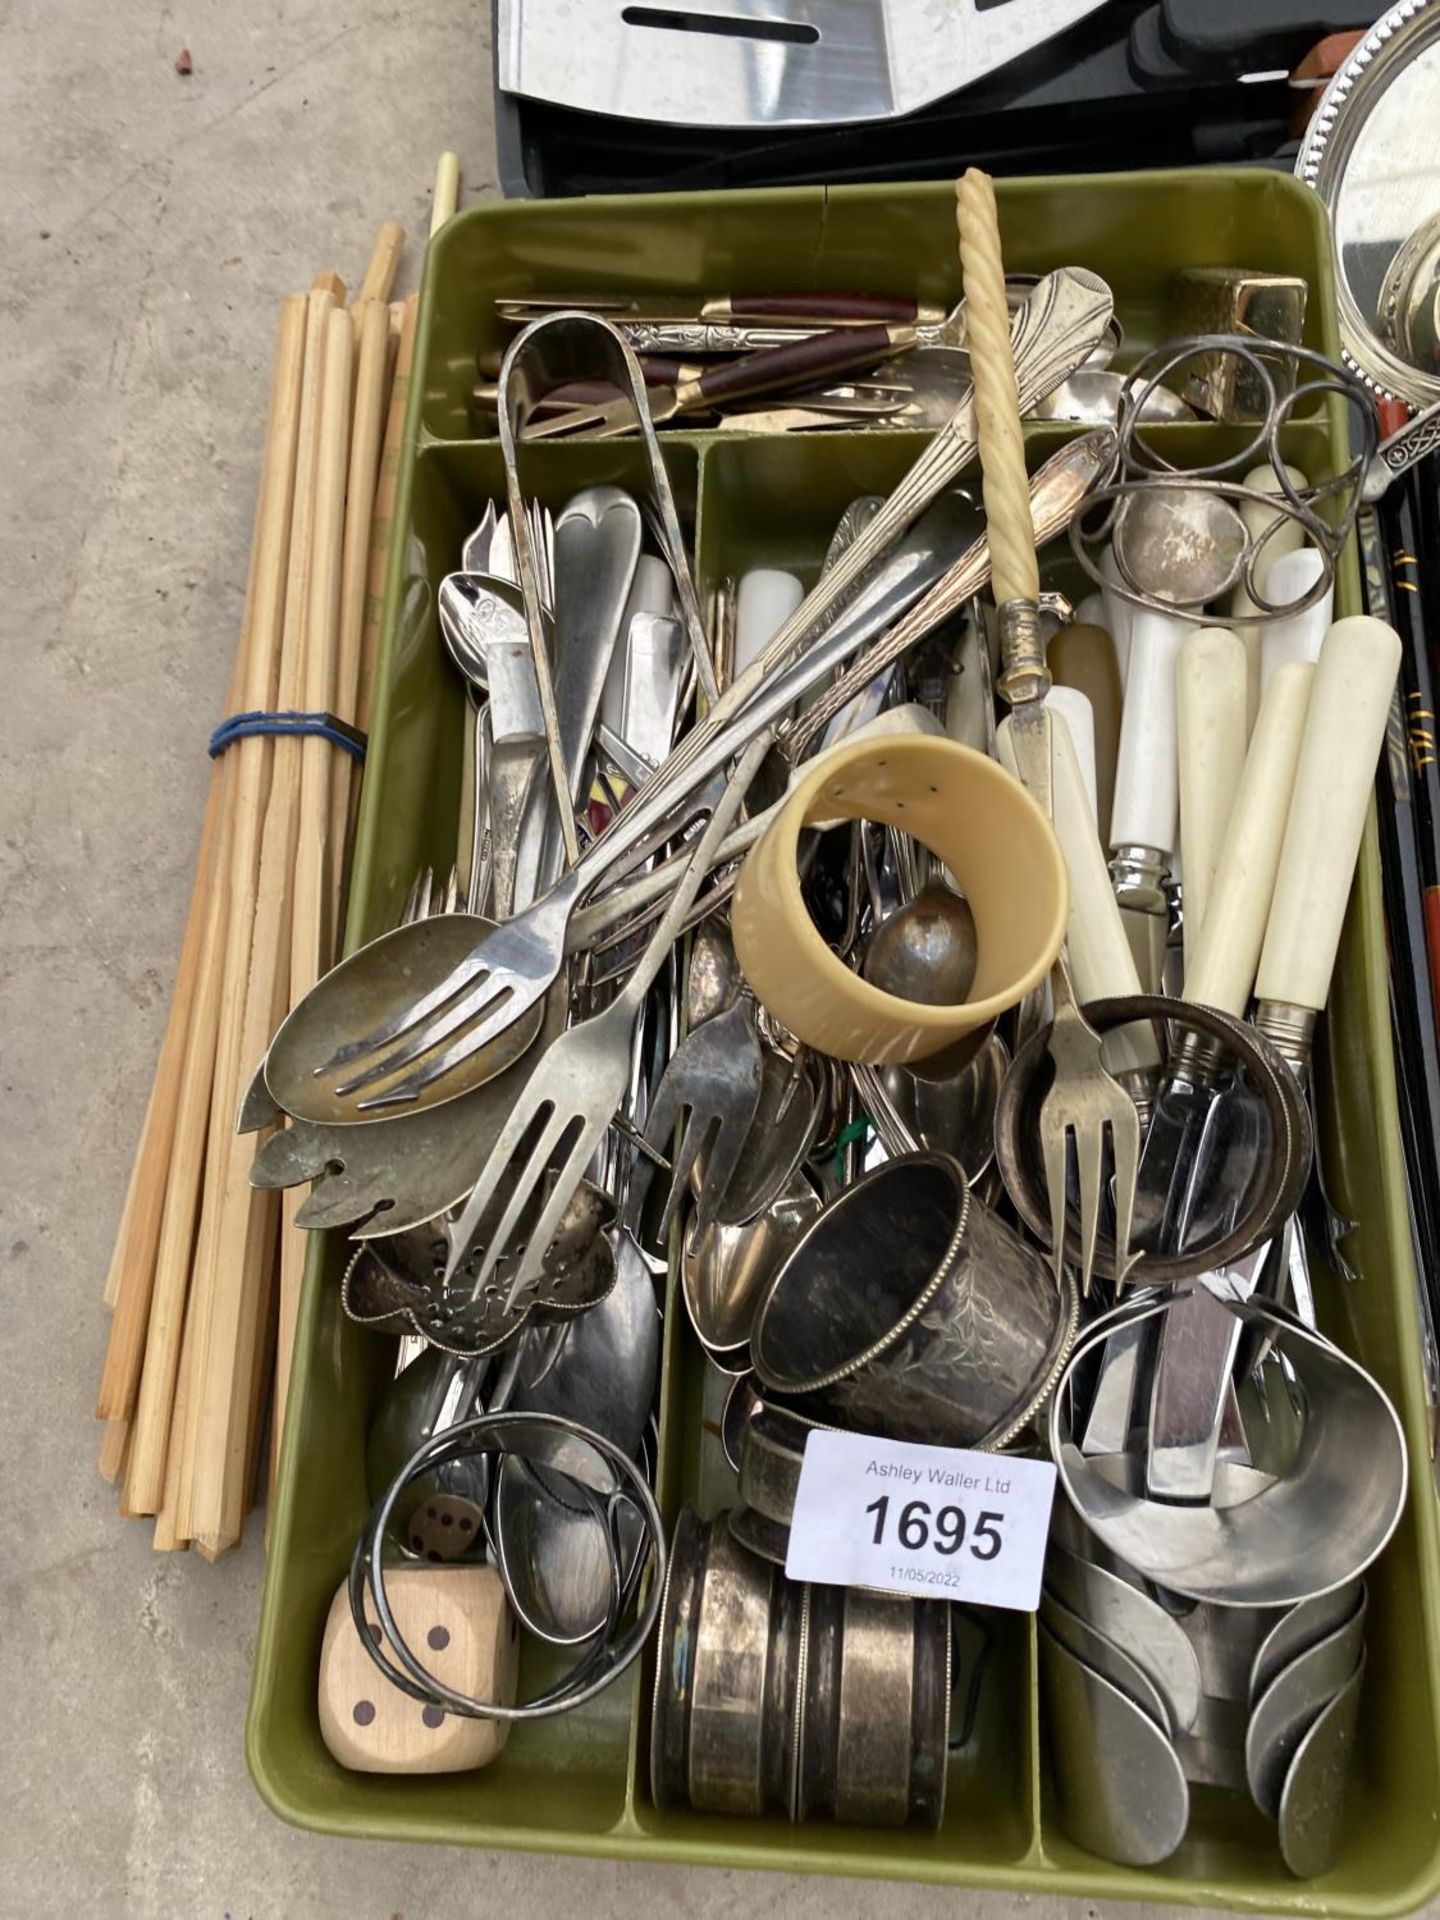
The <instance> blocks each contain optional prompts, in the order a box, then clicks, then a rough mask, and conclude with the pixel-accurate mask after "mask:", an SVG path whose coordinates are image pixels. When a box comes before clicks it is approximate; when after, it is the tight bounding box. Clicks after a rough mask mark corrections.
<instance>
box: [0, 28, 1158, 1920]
mask: <svg viewBox="0 0 1440 1920" xmlns="http://www.w3.org/2000/svg"><path fill="white" fill-rule="evenodd" d="M487 13H488V9H486V8H485V7H483V6H481V5H480V4H478V0H425V3H424V4H417V5H390V4H386V0H346V3H345V5H344V6H343V7H341V8H339V9H337V8H336V7H334V6H328V5H325V4H323V0H247V4H243V5H240V4H236V3H235V0H229V3H228V4H224V5H221V4H219V3H218V0H189V4H188V5H186V6H183V7H177V6H175V5H173V4H171V3H170V0H160V3H159V4H153V3H152V4H147V5H142V4H141V0H110V4H108V5H106V6H94V7H88V8H85V9H83V17H81V16H77V13H76V10H74V9H66V8H63V7H52V6H48V5H46V4H44V3H43V0H0V180H3V181H4V182H5V192H4V194H3V197H0V223H3V224H0V233H3V246H0V252H3V257H4V259H5V261H6V263H7V272H6V275H5V282H4V290H3V293H0V312H3V314H4V318H5V321H6V326H5V330H4V336H3V337H4V339H5V343H6V368H7V373H6V378H5V379H4V382H3V384H0V448H3V450H4V458H3V462H0V579H3V581H4V583H5V598H4V608H3V614H0V622H3V624H0V633H3V652H0V666H3V694H0V902H3V910H0V1350H3V1352H4V1354H5V1362H6V1375H7V1378H6V1384H5V1390H4V1393H3V1396H0V1434H3V1444H0V1583H3V1593H4V1620H3V1627H0V1700H3V1702H4V1706H3V1710H0V1734H3V1738H0V1807H3V1809H4V1813H3V1820H0V1914H4V1915H10V1914H15V1915H26V1916H31V1915H37V1916H38V1915H51V1914H55V1915H60V1914H65V1915H69V1914H76V1913H82V1912H83V1913H86V1914H91V1915H98V1916H104V1915H109V1914H119V1913H122V1912H123V1913H125V1914H127V1915H133V1916H136V1920H150V1917H151V1916H170V1915H175V1916H205V1915H209V1916H215V1920H219V1917H220V1916H222V1915H224V1916H230V1915H234V1916H236V1917H237V1920H239V1917H240V1916H250V1915H264V1916H271V1915H281V1914H285V1915H290V1914H306V1915H310V1914H314V1915H328V1914H335V1915H355V1916H359V1917H360V1920H369V1917H370V1916H378V1917H380V1920H383V1917H384V1916H389V1915H400V1914H405V1913H408V1914H427V1915H431V1916H434V1920H443V1917H444V1916H448V1915H451V1914H455V1915H459V1914H468V1913H472V1912H475V1911H477V1910H480V1911H484V1910H486V1909H489V1910H491V1911H497V1910H498V1911H504V1912H507V1913H508V1914H510V1915H512V1916H514V1920H524V1917H525V1916H528V1915H540V1914H550V1913H554V1912H567V1911H576V1910H584V1911H585V1912H587V1913H588V1914H589V1915H591V1916H593V1917H594V1920H606V1916H609V1915H611V1914H620V1913H622V1912H624V1911H627V1910H628V1909H629V1908H630V1907H631V1905H632V1904H633V1902H634V1901H635V1899H636V1898H637V1897H639V1898H640V1899H642V1900H644V1901H646V1902H647V1904H648V1905H649V1907H650V1910H651V1911H658V1912H670V1911H676V1912H679V1911H684V1912H688V1913H694V1914H704V1915H714V1916H722V1915H731V1914H735V1915H739V1914H742V1913H748V1912H750V1911H753V1910H754V1909H755V1908H756V1906H757V1905H759V1906H760V1907H764V1906H768V1905H769V1903H770V1902H771V1901H777V1902H778V1901H783V1902H784V1903H785V1908H786V1911H787V1912H788V1913H789V1914H791V1915H793V1916H794V1917H795V1920H809V1916H815V1920H819V1917H820V1916H822V1915H824V1916H827V1917H828V1916H831V1915H834V1914H835V1913H837V1912H839V1913H866V1914H874V1915H878V1916H885V1915H890V1914H894V1915H895V1916H897V1920H898V1916H899V1915H900V1914H902V1913H903V1914H904V1915H905V1916H906V1920H925V1916H928V1915H936V1916H938V1915H940V1914H941V1913H953V1912H954V1911H955V1909H956V1905H957V1902H956V1900H955V1897H954V1896H953V1895H947V1894H943V1893H939V1892H934V1891H928V1890H925V1889H909V1888H905V1889H902V1888H887V1887H874V1886H862V1885H860V1884H857V1883H843V1884H834V1883H818V1882H814V1881H802V1880H787V1879H782V1878H780V1877H778V1876H773V1877H767V1878H766V1879H761V1878H757V1877H754V1876H747V1875H742V1874H738V1873H719V1872H683V1871H679V1870H671V1869H647V1870H644V1871H641V1872H636V1871H634V1870H630V1869H625V1868H622V1867H619V1866H616V1865H612V1864H608V1863H601V1862H595V1863H587V1862H584V1861H558V1860H554V1861H552V1860H544V1859H535V1858H529V1857H525V1856H520V1855H496V1856H481V1855H476V1854H472V1853H462V1852H450V1851H448V1850H447V1851H443V1852H442V1851H437V1850H434V1849H422V1848H401V1847H384V1848H381V1847H361V1846H359V1845H344V1844H340V1843H336V1842H332V1841H326V1840H319V1839H314V1838H311V1837H308V1836H305V1835H302V1834H299V1833H296V1832H293V1831H291V1830H290V1829H288V1828H287V1827H285V1826H283V1825H282V1824H281V1823H280V1822H279V1821H277V1820H276V1819H275V1818H274V1817H273V1816H272V1815H271V1814H270V1813H269V1812H267V1811H266V1809H265V1808H264V1807H263V1806H262V1805H261V1803H260V1800H259V1799H258V1797H257V1796H256V1794H255V1792H254V1790H253V1789H252V1787H251V1785H250V1783H249V1780H248V1778H247V1776H246V1772H245V1763H244V1757H243V1751H242V1735H243V1723H244V1713H245V1701H246V1691H247V1687H248V1682H249V1672H250V1661H251V1655H252V1650H253V1642H254V1632H255V1623H256V1616H257V1610H258V1605H259V1595H260V1585H261V1578H262V1572H263V1562H262V1554H261V1549H260V1539H259V1531H260V1530H259V1528H258V1527H256V1528H253V1529H252V1534H251V1538H250V1539H249V1540H248V1541H247V1543H246V1545H245V1547H244V1549H243V1551H241V1552H240V1553H239V1554H237V1555H235V1556H234V1557H232V1558H231V1559H229V1560H228V1561H226V1562H224V1563H223V1564H221V1565H219V1566H216V1567H210V1566H207V1565H205V1564H204V1562H203V1561H201V1560H199V1559H198V1558H196V1557H193V1556H189V1555H180V1556H168V1557H162V1556H157V1555H155V1554H154V1553H153V1552H152V1551H151V1547H150V1542H149V1533H148V1529H146V1528H144V1527H142V1526H139V1525H128V1524H125V1523H122V1522H121V1521H120V1520H119V1519H118V1518H117V1516H116V1511H115V1501H114V1496H113V1493H112V1491H111V1490H110V1489H109V1488H107V1487H105V1486H103V1485H102V1484H101V1482H100V1481H99V1479H98V1478H97V1476H96V1472H95V1447H96V1442H97V1438H98V1429H97V1428H96V1427H95V1426H94V1424H93V1422H92V1420H91V1417H90V1415H91V1407H92V1399H93V1393H94V1388H95V1382H96V1379H97V1377H98V1372H99V1366H100V1358H101V1352H102V1347H103V1342H104V1338H105V1330H106V1319H105V1315H104V1314H103V1312H102V1310H101V1305H100V1289H101V1285H102V1282H103V1279H104V1273H105V1266H106V1261H107V1257H108V1254H109V1250H110V1245H111V1241H112V1238H113V1235H114V1229H115V1223H116V1219H117V1216H118V1213H119V1209H120V1203H121V1198H122V1195H123V1191H124V1185H125V1180H126V1177H127V1174H128V1170H129V1164H130V1157H131V1153H132V1149H133V1146H134V1141H135V1137H136V1133H137V1130H138V1128H139V1125H140V1120H141V1115H142V1111H143V1107H144V1102H145V1097H146V1092H147V1089H148V1087H149V1083H150V1076H151V1072H152V1069H153V1064H154V1057H155V1051H156V1048H157V1045H158V1042H159V1036H160V1032H161V1026H162V1023H163V1020H164V1016H165V1010H166V1003H167V996H168V992H169V984H170V977H171V973H172V970H173V966H174V961H175V955H176V951H177V948H178V944H179V939H180V932H181V925H182V920H183V915H184V911H185V906H186V902H187V900H188V897H189V891H190V869H191V862H192V859H193V855H194V847H195V837H196V833H197V829H198V823H199V818H200V811H201V806H202V801H203V796H204V791H205V787H206V782H207V779H208V768H207V762H206V759H205V754H204V742H205V737H206V734H207V732H208V730H209V728H210V727H211V725H212V724H213V722H214V720H215V718H216V716H217V714H218V712H219V710H220V703H221V700H222V697H223V692H224V686H225V681H226V677H227V674H228V670H229V663H230V658H231V651H232V648H233V645H234V638H235V632H236V626H237V621H238V618H239V613H240V605H241V598H242V593H243V588H244V576H245V566H246V557H247V551H248V541H249V533H250V521H251V513H252V508H253V503H254V492H255V484H256V464H257V451H258V441H259V436H260V429H261V421H262V411H263V407H264V404H265V395H266V386H267V379H268V367H269V360H270V353H271V345H272V337H273V328H274V319H275V313H276V307H277V302H278V300H279V298H280V296H281V295H282V293H284V292H285V291H287V290H289V289H291V288H293V287H297V286H303V285H305V284H306V283H307V282H308V280H309V277H310V275H311V273H312V272H313V271H314V270H315V269H317V268H320V267H328V266H334V267H336V268H338V269H339V270H340V271H341V273H342V274H343V275H344V276H345V277H346V278H347V279H349V280H350V281H351V283H352V284H353V283H354V282H355V281H357V280H358V278H359V275H360V272H361V269H362V268H363V265H364V261H365V257H366V254H367V252H368V248H369V243H370V239H371V236H372V234H373V231H374V229H375V226H376V225H377V224H378V222H379V220H380V219H381V218H383V217H385V216H387V215H388V216H394V217H396V218H398V219H400V220H402V221H403V222H404V223H405V225H406V226H407V228H408V229H409V230H410V232H411V234H412V235H413V236H416V237H417V238H418V236H420V235H422V234H423V233H424V231H425V228H426V224H427V220H428V199H429V185H430V181H431V178H432V174H433V169H434V163H435V159H436V156H437V154H438V153H439V151H440V150H441V149H442V148H443V147H446V146H454V147H456V148H458V149H459V150H460V152H461V153H462V154H463V156H464V159H465V172H466V178H465V191H466V196H467V198H472V197H477V196H479V195H482V194H486V193H491V192H493V191H494V190H495V189H494V182H493V172H492V156H491V152H490V144H491V136H490V128H489V119H490V111H489V105H490V103H489V92H490V78H489V54H488V47H487V24H486V16H487ZM187 46H188V48H189V49H190V51H191V54H192V56H193V62H194V72H193V74H192V75H191V76H190V77H188V78H182V77H180V76H179V75H177V73H176V71H175V58H176V55H177V54H178V53H179V52H180V50H181V48H182V47H187ZM411 272H412V274H413V266H412V268H411ZM963 1905H964V1909H965V1910H966V1911H967V1912H969V1913H973V1914H975V1915H977V1916H983V1920H1001V1916H1002V1915H1009V1914H1011V1913H1018V1912H1019V1911H1020V1910H1022V1909H1024V1910H1026V1911H1028V1912H1030V1913H1031V1914H1033V1916H1034V1920H1059V1917H1060V1915H1061V1914H1062V1913H1065V1914H1070V1915H1074V1916H1076V1920H1078V1916H1080V1915H1081V1914H1082V1912H1083V1914H1084V1915H1085V1916H1086V1920H1093V1916H1094V1915H1095V1914H1096V1912H1097V1908H1096V1907H1095V1906H1094V1905H1091V1904H1088V1903H1085V1902H1082V1901H1073V1902H1061V1901H1044V1900H1020V1899H1007V1898H1002V1897H998V1896H977V1897H973V1898H969V1899H966V1900H965V1901H964V1903H963ZM1118 1911H1120V1909H1117V1912H1118ZM1128 1911H1132V1912H1133V1911H1136V1910H1134V1909H1129V1910H1128Z"/></svg>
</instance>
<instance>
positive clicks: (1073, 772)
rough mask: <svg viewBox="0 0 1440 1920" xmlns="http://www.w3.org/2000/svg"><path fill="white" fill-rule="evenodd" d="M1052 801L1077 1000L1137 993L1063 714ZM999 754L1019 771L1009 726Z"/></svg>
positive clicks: (1057, 726)
mask: <svg viewBox="0 0 1440 1920" xmlns="http://www.w3.org/2000/svg"><path fill="white" fill-rule="evenodd" d="M1050 740H1051V746H1050V762H1051V773H1050V778H1051V801H1052V804H1053V807H1054V820H1053V822H1052V824H1053V826H1054V828H1055V837H1056V839H1057V840H1058V841H1059V842H1060V851H1061V853H1062V854H1063V855H1064V859H1065V870H1066V872H1067V873H1068V874H1069V876H1070V922H1069V928H1068V931H1067V933H1066V939H1067V940H1068V942H1069V947H1070V972H1071V977H1072V979H1073V980H1074V983H1075V997H1076V998H1077V999H1078V1000H1079V1001H1080V1002H1081V1004H1082V1005H1083V1004H1084V1003H1085V1002H1086V1001H1088V1000H1107V999H1110V998H1111V997H1112V996H1114V995H1116V994H1126V993H1139V992H1140V990H1141V989H1140V976H1139V974H1138V973H1137V972H1136V971H1135V959H1134V955H1133V954H1132V953H1131V951H1130V942H1129V940H1128V939H1127V938H1126V935H1125V923H1124V922H1123V921H1122V920H1121V918H1120V908H1119V906H1118V905H1117V903H1116V900H1115V890H1114V888H1113V887H1112V886H1111V884H1110V871H1109V868H1108V867H1107V866H1106V864H1105V853H1104V849H1103V848H1102V847H1101V845H1100V839H1099V836H1098V834H1097V833H1096V831H1095V820H1094V816H1093V814H1091V813H1090V812H1089V810H1088V801H1087V797H1086V793H1085V782H1084V778H1083V776H1082V774H1081V771H1080V763H1079V761H1078V759H1077V758H1076V755H1075V745H1074V742H1073V741H1072V739H1071V737H1070V727H1069V724H1068V722H1067V721H1066V719H1065V716H1064V715H1063V713H1061V712H1060V711H1058V710H1052V713H1051V726H1050ZM995 744H996V751H997V754H998V757H999V760H1000V764H1001V766H1002V767H1004V768H1005V769H1006V770H1007V771H1008V772H1010V773H1014V774H1015V777H1016V779H1019V777H1020V776H1019V774H1018V773H1016V769H1015V755H1014V751H1013V748H1012V745H1011V739H1010V722H1009V720H1002V721H1001V722H1000V726H999V728H998V730H997V732H996V741H995Z"/></svg>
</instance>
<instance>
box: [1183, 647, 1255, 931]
mask: <svg viewBox="0 0 1440 1920" xmlns="http://www.w3.org/2000/svg"><path fill="white" fill-rule="evenodd" d="M1245 701H1246V663H1245V648H1244V646H1243V645H1242V643H1241V642H1240V641H1239V640H1237V639H1236V637H1235V635H1234V634H1233V633H1231V632H1230V630H1229V629H1228V627H1200V628H1198V629H1197V630H1196V631H1195V632H1193V633H1189V634H1187V635H1186V637H1185V639H1184V640H1183V641H1182V642H1181V643H1180V654H1179V658H1178V659H1177V661H1176V663H1175V728H1176V739H1177V742H1178V748H1179V760H1180V841H1181V844H1182V846H1183V847H1184V849H1185V955H1186V959H1187V961H1188V960H1190V959H1191V958H1193V955H1194V951H1195V942H1196V941H1197V939H1198V938H1199V935H1200V929H1201V927H1202V926H1203V925H1204V923H1205V909H1206V906H1207V904H1208V902H1209V898H1210V882H1211V878H1212V876H1213V874H1214V872H1215V863H1216V861H1217V860H1218V858H1219V855H1220V845H1221V841H1222V839H1223V837H1224V833H1225V823H1226V821H1227V820H1228V819H1229V818H1230V808H1231V805H1232V803H1233V802H1234V799H1235V789H1236V787H1237V785H1238V784H1239V780H1240V773H1241V769H1242V768H1243V767H1244V765H1245V743H1246V737H1247V734H1248V732H1249V729H1248V727H1247V725H1246V712H1245Z"/></svg>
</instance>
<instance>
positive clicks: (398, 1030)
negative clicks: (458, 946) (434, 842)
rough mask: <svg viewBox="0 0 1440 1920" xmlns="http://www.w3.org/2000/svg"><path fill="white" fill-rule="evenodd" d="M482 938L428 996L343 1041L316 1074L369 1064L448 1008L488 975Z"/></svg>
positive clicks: (484, 939) (483, 938)
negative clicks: (353, 1063) (384, 1049)
mask: <svg viewBox="0 0 1440 1920" xmlns="http://www.w3.org/2000/svg"><path fill="white" fill-rule="evenodd" d="M418 917H419V916H418V915H417V918H418ZM486 937H487V936H485V935H484V934H482V935H481V937H480V938H479V939H478V940H477V941H476V942H475V945H474V947H473V948H472V949H471V951H470V952H469V953H468V954H466V956H465V958H464V959H463V960H460V961H457V962H456V964H455V965H454V966H453V967H452V968H451V969H450V971H449V973H447V974H446V975H445V978H444V979H443V980H437V981H436V983H435V985H434V986H433V987H432V988H431V989H430V991H429V992H428V993H425V994H422V995H421V996H420V998H419V999H418V1000H414V1001H412V1002H411V1003H410V1005H409V1006H407V1007H406V1008H405V1011H404V1012H403V1013H397V1014H396V1015H394V1017H393V1018H391V1019H389V1020H382V1021H381V1023H380V1024H379V1026H377V1027H372V1028H371V1029H370V1031H369V1032H368V1033H363V1034H361V1035H359V1037H358V1038H356V1039H354V1040H346V1041H344V1042H343V1043H342V1044H341V1045H340V1046H338V1047H337V1048H336V1049H335V1051H334V1053H332V1054H331V1056H330V1058H329V1059H328V1060H326V1061H325V1062H324V1064H323V1065H322V1066H319V1067H317V1068H316V1072H317V1073H335V1072H337V1071H338V1070H339V1069H340V1068H341V1067H346V1066H349V1064H350V1063H351V1061H352V1060H362V1059H363V1060H369V1059H370V1058H371V1057H372V1056H373V1055H374V1054H376V1053H378V1052H379V1051H380V1049H381V1048H382V1047H388V1046H389V1045H390V1044H391V1042H392V1041H395V1040H400V1039H403V1038H404V1036H405V1035H406V1034H411V1033H414V1031H415V1029H416V1028H417V1027H420V1026H423V1025H424V1023H425V1021H426V1020H428V1019H429V1017H430V1015H431V1014H432V1013H434V1012H435V1011H436V1009H437V1008H440V1007H445V1006H448V1005H449V1003H450V1002H451V1001H452V1000H453V999H454V998H455V996H456V994H457V993H459V992H460V991H461V989H462V988H463V987H466V986H468V985H469V983H470V982H471V981H472V980H474V979H476V978H477V977H479V976H482V975H485V974H488V973H489V972H490V971H491V968H490V967H489V966H488V965H487V964H486V962H485V960H484V958H483V953H484V948H485V944H486Z"/></svg>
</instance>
